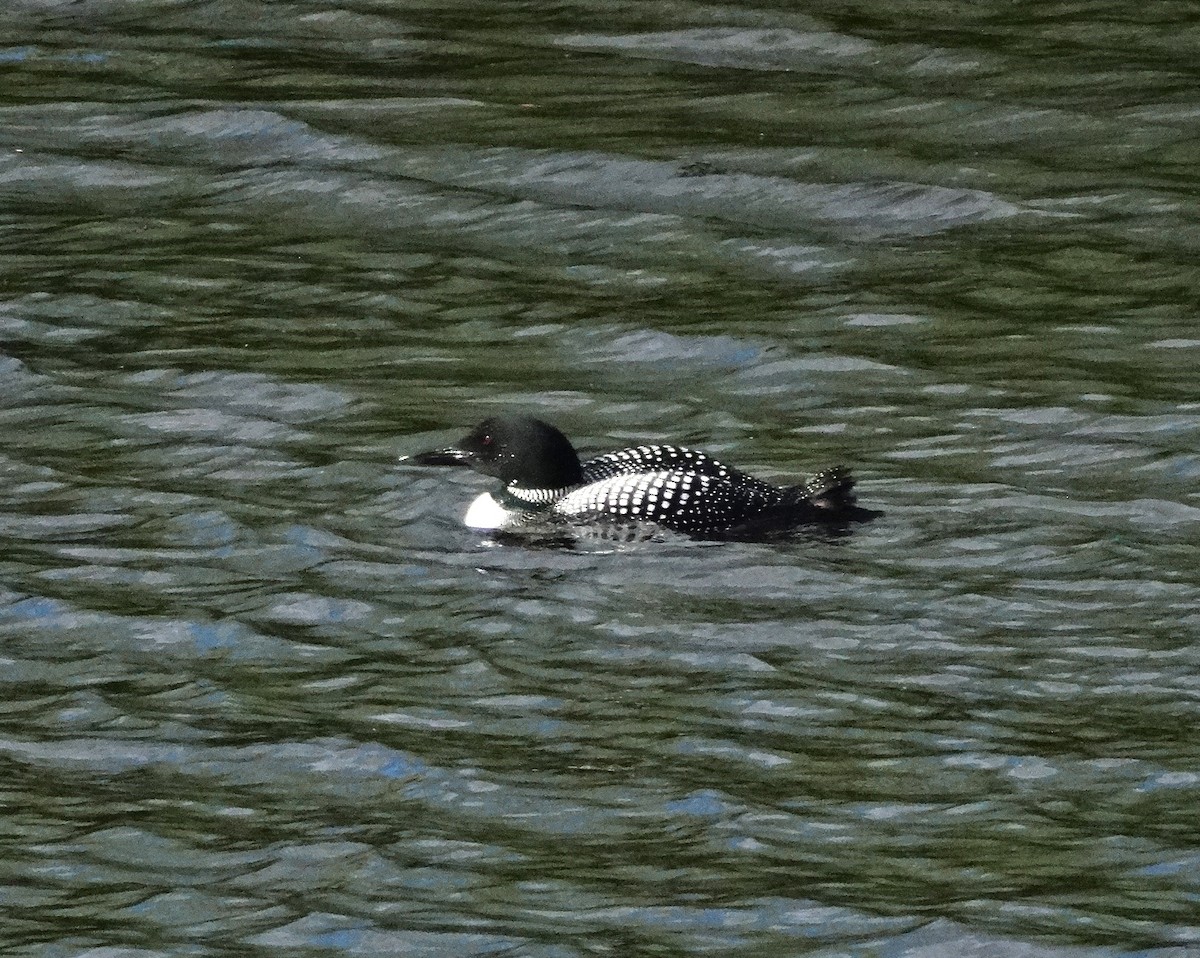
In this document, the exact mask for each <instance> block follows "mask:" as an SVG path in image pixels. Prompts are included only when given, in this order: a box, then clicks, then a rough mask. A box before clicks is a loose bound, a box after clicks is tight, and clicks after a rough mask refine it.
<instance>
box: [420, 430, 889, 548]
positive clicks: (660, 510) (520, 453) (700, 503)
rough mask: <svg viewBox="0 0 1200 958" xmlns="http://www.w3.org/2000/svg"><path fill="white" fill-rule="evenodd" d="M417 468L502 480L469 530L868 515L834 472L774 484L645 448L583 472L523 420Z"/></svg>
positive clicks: (766, 527) (768, 525)
mask: <svg viewBox="0 0 1200 958" xmlns="http://www.w3.org/2000/svg"><path fill="white" fill-rule="evenodd" d="M411 461H413V462H416V463H418V464H423V465H450V464H455V463H461V464H465V465H469V466H471V467H472V468H474V469H476V470H477V471H479V472H482V473H484V474H486V475H491V476H495V477H496V478H498V479H501V480H502V481H503V483H504V486H503V490H502V491H501V492H500V494H499V498H496V497H493V496H492V495H490V494H486V493H485V494H484V495H483V496H480V497H479V498H478V499H477V500H476V501H475V502H474V503H473V504H472V506H471V509H470V510H469V511H468V513H467V524H468V525H471V526H473V527H476V528H487V529H495V528H518V527H520V526H522V525H526V524H528V523H530V522H531V521H537V520H542V521H544V520H545V519H547V518H554V517H557V518H559V519H560V520H561V519H570V520H572V521H593V520H608V521H617V522H653V523H656V524H658V525H660V526H664V527H666V528H669V529H674V530H676V531H679V532H683V533H687V534H689V535H695V536H708V537H718V536H719V537H732V536H739V535H744V534H749V535H760V534H769V533H773V532H774V533H777V532H782V531H787V530H789V529H793V528H795V527H796V526H799V525H803V524H812V523H826V524H828V523H835V524H841V523H846V522H848V521H854V520H864V519H869V518H873V517H874V515H876V513H872V512H870V511H869V510H865V509H861V508H859V507H858V506H857V504H856V500H855V496H854V479H853V477H852V476H851V475H850V473H849V471H848V470H846V469H844V468H842V467H835V468H833V469H827V470H824V471H822V472H819V473H817V474H816V475H814V476H813V477H812V478H810V479H808V480H807V481H806V482H805V483H803V484H802V485H797V486H775V485H772V484H771V483H769V482H765V481H764V480H762V479H758V478H756V477H754V476H751V475H749V474H748V473H745V472H742V471H741V470H740V469H736V468H734V467H733V466H727V465H725V464H724V463H721V462H719V461H717V460H716V459H713V458H712V457H711V456H708V455H706V454H705V453H702V452H698V451H697V450H694V449H686V448H683V447H680V446H672V445H659V444H649V445H642V446H635V447H631V448H629V449H620V450H617V451H615V452H609V453H605V454H604V455H601V456H596V457H595V458H594V459H590V460H588V461H587V462H586V463H583V464H582V465H580V463H579V459H578V456H577V454H576V453H575V450H574V448H573V447H572V446H571V444H570V442H569V441H568V440H567V439H566V437H565V436H563V434H562V433H560V432H559V431H558V430H557V429H555V428H554V427H553V426H551V425H549V424H548V423H545V422H542V421H541V420H538V419H533V418H531V417H527V416H496V417H493V418H491V419H487V420H485V421H484V422H482V423H480V425H479V426H477V427H476V428H475V429H474V430H472V431H471V433H469V434H468V435H467V436H466V437H464V439H463V440H462V442H460V443H459V444H458V445H457V446H455V447H451V448H448V449H441V450H434V451H431V452H427V453H421V454H420V455H417V456H414V457H412V460H411Z"/></svg>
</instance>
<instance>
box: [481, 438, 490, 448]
mask: <svg viewBox="0 0 1200 958" xmlns="http://www.w3.org/2000/svg"><path fill="white" fill-rule="evenodd" d="M480 441H481V443H482V444H483V445H485V446H490V445H491V444H492V437H491V436H484V437H483V439H482V440H480Z"/></svg>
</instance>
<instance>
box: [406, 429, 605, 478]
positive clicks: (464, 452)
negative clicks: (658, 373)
mask: <svg viewBox="0 0 1200 958" xmlns="http://www.w3.org/2000/svg"><path fill="white" fill-rule="evenodd" d="M407 458H408V460H409V461H410V462H414V463H416V464H417V465H421V466H453V465H465V466H470V467H471V468H472V469H474V470H475V471H476V472H481V473H483V474H484V475H485V476H495V477H496V478H497V479H501V480H503V482H504V484H505V485H508V486H516V487H519V488H521V489H565V488H567V487H568V486H575V485H578V484H579V483H580V482H582V481H583V472H582V470H581V469H580V466H579V456H578V455H577V454H576V452H575V448H574V447H573V446H572V445H571V443H570V440H568V439H567V437H566V436H564V435H563V434H562V433H561V432H559V431H558V430H557V429H555V428H554V427H553V426H551V425H550V424H549V423H548V422H543V421H542V420H541V419H535V418H534V417H533V416H520V415H512V414H510V415H503V416H492V417H490V418H488V419H485V420H484V421H483V422H481V423H480V424H479V425H478V426H476V427H475V428H474V429H472V430H471V431H470V432H469V433H467V435H465V436H464V437H463V438H462V439H461V440H460V441H459V442H458V443H457V444H455V445H453V446H450V447H449V448H447V449H433V450H430V451H429V452H422V453H419V454H417V455H415V456H410V457H407Z"/></svg>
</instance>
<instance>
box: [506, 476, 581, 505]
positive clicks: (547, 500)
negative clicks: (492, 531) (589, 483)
mask: <svg viewBox="0 0 1200 958" xmlns="http://www.w3.org/2000/svg"><path fill="white" fill-rule="evenodd" d="M579 485H580V484H579V483H573V484H572V485H569V486H560V487H559V488H557V489H528V488H526V487H524V486H522V485H521V484H520V483H517V482H510V483H509V484H508V485H506V486H505V487H504V489H503V490H502V491H501V495H502V496H503V497H504V498H505V499H507V500H509V501H510V502H511V503H513V504H515V505H521V506H524V507H526V508H529V507H531V506H532V507H537V506H548V505H551V504H552V503H555V502H557V501H558V500H559V499H561V498H562V497H563V496H565V495H566V494H567V493H568V492H571V491H572V490H574V489H578V488H579Z"/></svg>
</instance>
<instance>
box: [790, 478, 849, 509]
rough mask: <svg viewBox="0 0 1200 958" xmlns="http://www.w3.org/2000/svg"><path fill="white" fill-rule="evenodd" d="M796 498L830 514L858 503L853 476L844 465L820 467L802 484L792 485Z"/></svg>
mask: <svg viewBox="0 0 1200 958" xmlns="http://www.w3.org/2000/svg"><path fill="white" fill-rule="evenodd" d="M792 490H793V492H794V493H795V495H796V498H797V500H799V501H801V502H804V503H807V504H808V505H810V506H812V507H813V508H814V509H817V510H821V511H825V512H828V513H831V514H834V515H836V514H838V513H842V512H846V511H850V510H853V509H854V508H855V506H856V505H857V503H858V498H857V497H856V496H855V495H854V476H852V475H851V474H850V470H849V469H847V468H846V467H845V466H834V467H833V468H831V469H822V470H821V471H820V472H818V473H817V474H816V475H814V476H812V477H811V478H810V479H808V481H806V482H805V483H804V485H802V486H793V487H792Z"/></svg>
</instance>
